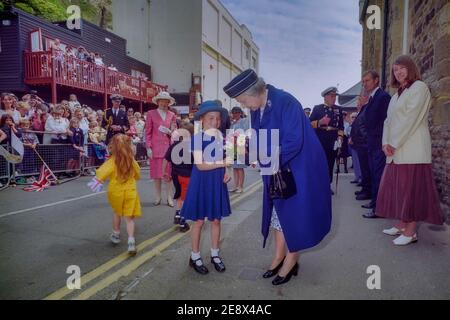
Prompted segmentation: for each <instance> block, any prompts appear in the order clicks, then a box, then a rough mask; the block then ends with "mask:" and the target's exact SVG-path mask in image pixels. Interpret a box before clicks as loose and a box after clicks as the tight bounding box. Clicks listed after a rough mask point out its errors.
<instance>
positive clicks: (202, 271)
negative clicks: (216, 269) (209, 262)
mask: <svg viewBox="0 0 450 320" xmlns="http://www.w3.org/2000/svg"><path fill="white" fill-rule="evenodd" d="M197 261H201V262H202V265H200V266H198V265H197V263H196V262H197ZM189 266H190V267H192V268H194V270H195V271H196V272H198V273H200V274H203V275H205V274H207V273H208V272H209V270H208V268H206V267H205V266H204V265H203V261H202V258H200V259H197V260H195V261H194V260H192V258H189Z"/></svg>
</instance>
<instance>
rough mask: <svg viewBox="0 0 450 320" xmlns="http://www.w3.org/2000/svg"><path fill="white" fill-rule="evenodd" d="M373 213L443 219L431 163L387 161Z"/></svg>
mask: <svg viewBox="0 0 450 320" xmlns="http://www.w3.org/2000/svg"><path fill="white" fill-rule="evenodd" d="M376 214H377V215H378V216H380V217H384V218H388V219H396V220H400V221H402V222H406V223H409V222H420V221H422V222H427V223H431V224H436V225H442V224H443V222H444V218H443V214H442V209H441V207H440V201H439V195H438V192H437V189H436V184H435V182H434V179H433V172H432V165H431V164H393V163H392V164H387V165H386V167H385V168H384V172H383V177H382V178H381V183H380V190H379V192H378V198H377V208H376Z"/></svg>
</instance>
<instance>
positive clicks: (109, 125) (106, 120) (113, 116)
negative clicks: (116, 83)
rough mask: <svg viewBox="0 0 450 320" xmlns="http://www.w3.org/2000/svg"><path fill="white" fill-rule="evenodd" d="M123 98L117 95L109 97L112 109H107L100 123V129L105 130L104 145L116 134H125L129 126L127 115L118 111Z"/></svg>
mask: <svg viewBox="0 0 450 320" xmlns="http://www.w3.org/2000/svg"><path fill="white" fill-rule="evenodd" d="M122 100H123V97H122V96H121V95H118V94H113V95H111V101H112V108H111V109H107V110H106V112H105V115H104V117H103V121H102V127H103V128H105V129H106V131H107V135H106V144H108V143H109V141H110V140H111V138H112V137H113V136H114V135H116V134H118V133H125V132H126V131H127V130H128V128H129V127H130V124H129V123H128V117H127V113H126V112H125V111H123V110H120V103H121V102H122Z"/></svg>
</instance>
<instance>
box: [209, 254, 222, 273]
mask: <svg viewBox="0 0 450 320" xmlns="http://www.w3.org/2000/svg"><path fill="white" fill-rule="evenodd" d="M214 258H216V259H219V260H220V262H219V263H217V262H215V261H214ZM211 263H212V264H213V265H214V268H216V270H217V272H225V265H224V264H223V262H222V258H221V257H211Z"/></svg>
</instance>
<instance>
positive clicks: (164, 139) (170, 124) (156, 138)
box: [145, 110, 177, 158]
mask: <svg viewBox="0 0 450 320" xmlns="http://www.w3.org/2000/svg"><path fill="white" fill-rule="evenodd" d="M160 126H164V127H166V128H168V129H171V130H174V129H176V127H177V122H176V116H175V114H174V113H173V112H170V111H167V115H166V120H163V119H162V118H161V116H160V115H159V112H158V110H151V111H149V112H148V113H147V121H146V122H145V141H146V143H147V148H151V149H152V153H153V157H154V158H164V156H165V155H166V152H167V149H168V148H169V146H170V136H169V135H167V134H165V133H162V132H161V131H160V130H159V127H160Z"/></svg>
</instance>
